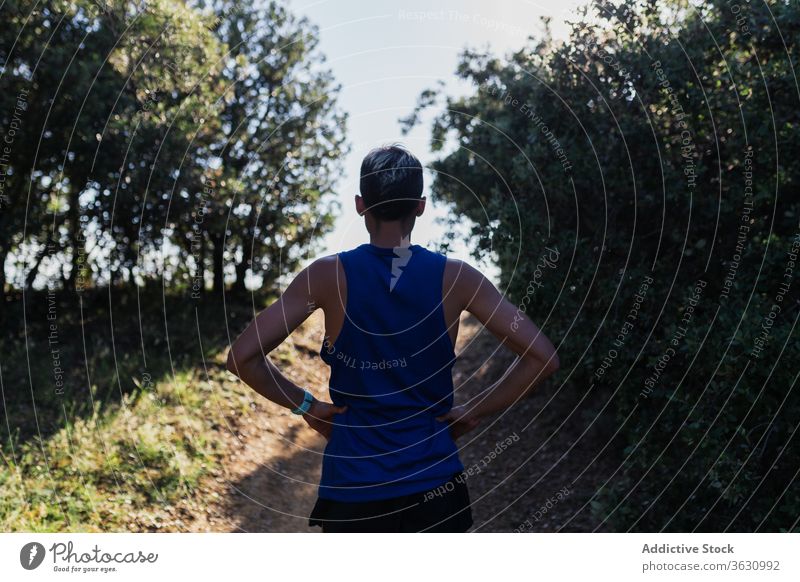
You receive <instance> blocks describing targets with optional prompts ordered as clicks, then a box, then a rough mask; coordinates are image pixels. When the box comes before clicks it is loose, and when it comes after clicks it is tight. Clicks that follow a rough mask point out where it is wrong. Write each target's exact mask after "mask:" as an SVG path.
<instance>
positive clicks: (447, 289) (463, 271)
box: [443, 258, 489, 309]
mask: <svg viewBox="0 0 800 582" xmlns="http://www.w3.org/2000/svg"><path fill="white" fill-rule="evenodd" d="M487 284H489V281H488V279H486V277H485V276H484V275H483V273H481V272H480V271H479V270H478V269H476V268H475V267H473V266H472V265H470V264H469V263H467V262H466V261H462V260H459V259H451V258H448V259H447V263H446V264H445V267H444V281H443V287H444V289H443V291H444V293H445V295H448V296H451V297H452V298H453V299H455V300H456V301H457V302H458V303H459V305H460V306H461V308H462V309H466V308H467V307H468V306H469V305H470V303H471V302H472V301H473V299H474V298H475V296H476V295H477V294H478V292H479V291H480V290H481V287H484V286H486V285H487Z"/></svg>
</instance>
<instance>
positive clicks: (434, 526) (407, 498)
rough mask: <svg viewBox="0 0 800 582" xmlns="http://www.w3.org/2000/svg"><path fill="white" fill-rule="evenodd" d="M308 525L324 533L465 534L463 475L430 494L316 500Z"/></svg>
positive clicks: (468, 514)
mask: <svg viewBox="0 0 800 582" xmlns="http://www.w3.org/2000/svg"><path fill="white" fill-rule="evenodd" d="M308 525H310V526H319V527H321V528H322V531H323V532H325V533H334V532H337V533H340V532H351V533H354V532H361V533H378V532H465V531H467V530H468V529H469V528H470V527H472V510H471V508H470V500H469V491H468V490H467V484H466V483H465V477H464V475H463V473H456V474H455V475H453V477H451V478H450V480H449V481H447V482H446V483H443V484H442V485H439V486H438V487H434V488H433V489H430V490H429V491H423V492H420V493H412V494H410V495H403V496H401V497H393V498H391V499H380V500H377V501H361V502H356V503H351V502H343V501H334V500H332V499H322V498H318V499H317V503H316V504H315V505H314V509H313V510H312V511H311V516H310V517H309V518H308Z"/></svg>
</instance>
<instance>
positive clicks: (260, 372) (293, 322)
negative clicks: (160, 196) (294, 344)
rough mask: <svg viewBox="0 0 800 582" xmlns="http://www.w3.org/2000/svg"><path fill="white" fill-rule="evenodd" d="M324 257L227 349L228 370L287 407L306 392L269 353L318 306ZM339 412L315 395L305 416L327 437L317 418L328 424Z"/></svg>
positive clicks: (301, 398) (301, 275) (302, 274)
mask: <svg viewBox="0 0 800 582" xmlns="http://www.w3.org/2000/svg"><path fill="white" fill-rule="evenodd" d="M324 261H325V259H323V260H321V261H317V262H315V263H314V264H312V265H311V266H309V267H308V268H306V269H304V270H303V271H302V272H300V274H298V275H297V277H295V279H294V280H293V281H292V282H291V283H290V284H289V286H288V287H287V288H286V291H284V292H283V294H282V295H281V296H280V298H279V299H278V300H277V301H275V303H273V304H272V305H270V306H269V307H267V308H266V309H265V310H264V311H262V312H261V313H259V314H258V316H257V317H256V318H255V320H254V321H253V322H252V323H251V324H250V325H249V326H248V327H247V329H245V330H244V331H243V332H242V334H241V335H240V336H239V337H238V338H237V339H236V341H235V342H234V343H233V345H232V346H231V349H230V351H229V352H228V363H227V367H228V370H229V371H231V372H232V373H233V374H235V375H236V376H238V377H239V378H241V380H242V381H244V383H245V384H247V385H248V386H250V387H251V388H252V389H253V390H255V391H256V392H258V393H259V394H261V395H262V396H264V397H265V398H267V399H269V400H271V401H272V402H275V403H276V404H280V405H281V406H284V407H286V408H289V409H294V408H297V407H298V406H299V405H300V404H301V403H302V402H303V396H304V395H305V392H304V390H303V389H302V388H300V387H299V386H297V385H296V384H295V383H294V382H292V381H291V380H289V379H288V378H287V377H286V376H284V375H283V374H282V373H281V371H280V370H279V369H278V368H277V366H275V364H274V363H273V362H272V360H270V359H269V355H268V354H269V353H270V352H271V351H272V350H274V349H275V348H277V347H278V346H279V345H280V344H281V343H282V342H283V341H284V340H285V339H286V338H287V337H289V335H290V334H291V333H292V332H293V331H294V330H295V329H297V327H298V326H299V325H300V324H301V323H303V322H304V321H305V320H306V319H308V317H309V315H311V313H313V311H314V310H316V308H317V307H319V304H318V303H317V300H318V296H319V294H318V293H317V291H318V289H319V288H320V286H321V285H322V284H323V283H324V281H322V280H321V279H323V278H324V276H325V270H327V268H329V265H326V264H325V263H324ZM338 412H343V409H342V408H340V407H335V406H333V405H331V404H329V403H324V402H320V401H318V400H316V399H315V400H314V403H313V404H312V406H311V409H310V410H309V411H308V413H306V414H305V415H304V418H305V420H306V422H308V423H309V425H311V427H312V428H314V429H315V430H317V431H318V432H320V433H321V434H322V435H323V436H326V437H327V436H328V435H329V434H330V430H329V429H330V426H329V425H327V426H323V425H322V424H321V423H320V421H323V423H324V424H328V423H327V421H328V420H329V419H330V418H331V417H332V415H333V414H335V413H338ZM321 429H322V430H321Z"/></svg>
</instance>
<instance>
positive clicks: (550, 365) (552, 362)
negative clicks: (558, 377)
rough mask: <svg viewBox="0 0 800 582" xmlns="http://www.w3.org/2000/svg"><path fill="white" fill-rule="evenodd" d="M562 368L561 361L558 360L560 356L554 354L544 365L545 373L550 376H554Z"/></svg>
mask: <svg viewBox="0 0 800 582" xmlns="http://www.w3.org/2000/svg"><path fill="white" fill-rule="evenodd" d="M560 367H561V361H560V360H559V359H558V354H557V353H555V352H553V354H552V355H551V356H550V357H549V358H548V359H547V361H546V362H545V364H544V373H545V374H546V375H548V376H552V375H553V374H555V373H556V372H558V369H559V368H560Z"/></svg>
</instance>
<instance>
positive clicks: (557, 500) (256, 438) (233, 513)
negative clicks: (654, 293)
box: [176, 317, 616, 532]
mask: <svg viewBox="0 0 800 582" xmlns="http://www.w3.org/2000/svg"><path fill="white" fill-rule="evenodd" d="M322 335H323V333H322V322H321V317H313V318H311V319H310V320H309V322H308V323H306V324H305V325H304V326H303V327H302V328H301V329H300V330H298V331H297V332H296V333H295V334H293V336H292V337H291V338H290V345H289V347H288V348H287V349H286V350H285V351H284V352H282V357H281V356H279V357H280V359H281V362H280V363H281V365H282V369H284V370H285V373H287V375H288V376H290V377H291V378H292V379H293V380H295V381H296V382H298V383H300V384H302V385H304V386H307V387H309V388H310V389H312V390H313V391H314V392H315V393H316V395H317V396H318V397H323V398H326V387H327V379H328V369H327V367H326V366H325V365H324V364H323V362H322V361H321V360H320V359H319V357H317V352H318V349H319V346H320V341H321V338H322ZM457 352H458V354H459V357H458V361H457V364H456V367H455V371H454V380H455V386H456V400H457V401H458V402H463V401H464V400H466V399H468V398H469V397H470V396H472V395H474V394H475V393H477V392H478V391H480V390H481V389H483V388H484V387H486V386H487V385H488V384H489V383H490V382H491V381H492V380H494V379H495V378H497V377H498V376H499V375H500V374H501V373H502V371H503V370H504V369H505V367H507V366H508V364H509V362H510V357H509V356H508V355H506V354H505V353H504V350H502V349H500V350H498V345H497V342H496V340H495V339H494V338H493V337H491V336H490V335H489V334H488V333H487V332H485V331H483V330H482V328H481V326H480V324H478V323H477V322H476V321H475V320H474V319H472V318H468V317H466V318H464V320H463V321H462V326H461V332H460V334H459V341H458V345H457ZM493 354H495V355H494V356H493ZM563 360H564V357H563V356H562V361H563ZM562 375H563V373H560V374H558V375H557V377H556V378H555V379H554V380H551V381H549V382H548V383H546V384H545V385H543V386H540V387H539V388H538V390H536V391H535V392H534V393H533V394H532V395H531V396H530V397H528V398H526V399H525V400H524V401H523V402H521V403H520V404H518V405H517V406H515V407H513V408H512V409H510V410H509V411H507V412H506V413H505V414H503V415H501V416H498V417H497V418H496V419H494V420H493V421H492V422H491V423H487V424H486V425H485V426H483V427H481V428H479V429H478V430H477V431H475V432H473V433H471V434H469V435H467V436H466V437H464V438H462V439H461V440H460V441H459V445H460V446H461V447H462V450H461V459H462V461H463V463H464V466H465V468H470V467H472V469H473V470H472V473H473V474H472V475H471V476H470V477H469V478H468V480H467V483H468V485H469V489H470V495H471V498H472V501H473V518H474V522H475V525H474V530H475V531H514V530H515V529H523V530H526V531H558V530H561V531H591V530H593V529H595V528H599V529H602V524H601V523H598V522H599V520H597V519H596V518H594V517H593V516H592V514H591V512H590V505H589V502H590V500H591V498H592V495H593V494H594V493H595V492H596V491H597V490H598V488H600V487H601V486H602V485H603V484H604V483H605V482H606V480H607V479H609V478H611V477H612V475H613V472H614V468H615V466H616V465H615V464H614V463H613V461H612V460H611V459H610V458H609V454H608V451H611V450H614V448H615V447H614V446H612V445H611V444H610V440H609V436H608V434H607V433H608V432H609V430H608V429H607V428H606V427H607V426H609V425H610V423H609V421H608V419H606V418H604V417H603V416H597V415H595V414H587V413H585V412H584V411H586V410H590V409H592V410H596V409H599V408H600V407H601V406H602V402H600V403H599V405H598V400H599V399H601V398H602V396H601V395H595V394H585V393H584V391H582V390H580V389H579V388H574V387H573V388H571V389H568V388H564V386H563V382H564V380H563V378H562ZM226 381H228V380H226ZM230 381H232V380H230ZM590 406H592V407H593V408H590ZM231 420H232V422H231V425H232V426H235V427H236V428H235V429H233V431H227V432H225V431H223V432H221V433H220V438H224V439H229V440H230V443H229V444H230V445H231V447H230V448H231V450H232V451H233V453H232V455H231V456H230V458H229V460H228V462H227V463H225V464H224V466H223V468H222V471H221V472H218V473H217V474H216V475H213V476H212V477H209V478H207V479H205V480H204V481H203V483H202V484H201V487H200V489H199V490H198V491H197V493H196V496H195V498H194V499H191V500H185V502H184V503H182V504H181V505H180V506H179V507H177V508H176V510H177V513H179V515H180V518H179V520H178V523H180V524H181V526H180V527H179V528H178V529H181V530H183V531H247V532H307V531H319V529H318V528H309V527H308V517H307V516H308V514H309V512H310V511H311V508H312V507H313V504H314V501H315V499H316V487H317V482H318V479H319V472H320V465H321V455H322V450H323V448H324V439H323V438H322V437H321V436H319V435H317V434H316V433H315V432H314V431H312V430H311V429H310V428H309V427H308V426H307V425H306V424H305V423H304V422H303V421H302V419H298V418H297V417H295V416H293V415H291V414H290V413H288V412H287V411H286V410H285V409H282V408H280V407H278V406H276V405H274V404H272V403H271V402H268V401H266V400H264V399H262V398H260V397H259V396H257V395H255V394H254V405H253V407H252V412H251V414H249V415H248V416H247V417H246V418H237V419H231ZM509 437H510V440H509V441H506V439H509ZM502 441H506V442H509V443H510V444H508V445H507V446H506V447H505V448H503V447H500V448H497V443H499V442H502ZM607 444H608V445H609V446H606V445H607ZM495 450H497V451H499V452H496V453H495V455H494V457H492V451H495Z"/></svg>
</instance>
